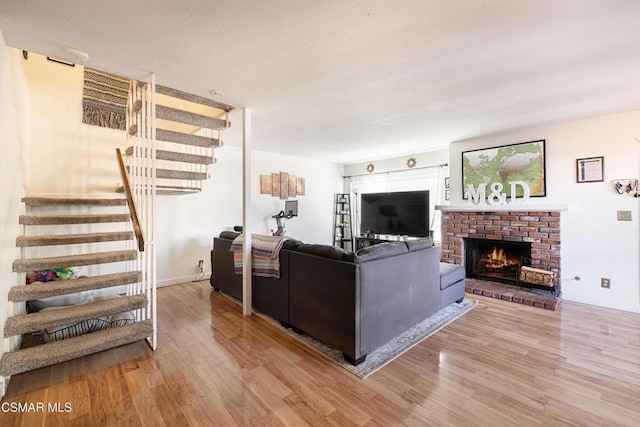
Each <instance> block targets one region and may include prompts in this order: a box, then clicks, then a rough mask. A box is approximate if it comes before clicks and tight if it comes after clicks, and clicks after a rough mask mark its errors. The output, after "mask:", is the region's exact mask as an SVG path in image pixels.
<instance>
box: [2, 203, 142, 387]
mask: <svg viewBox="0 0 640 427" xmlns="http://www.w3.org/2000/svg"><path fill="white" fill-rule="evenodd" d="M23 202H24V204H25V210H26V212H27V214H25V215H21V216H20V217H19V223H20V224H22V225H23V229H24V231H25V233H24V235H23V236H19V237H18V238H17V239H16V245H17V246H18V247H20V248H22V252H23V253H24V254H25V255H28V254H30V253H32V252H36V251H37V252H43V253H44V254H45V255H47V256H38V257H29V256H25V257H23V258H22V259H18V260H16V261H15V262H14V263H13V271H14V272H16V273H18V277H19V278H22V280H21V281H22V283H24V277H25V274H24V273H28V272H32V271H41V270H49V269H57V268H65V267H80V266H84V267H83V268H85V267H88V268H89V270H92V269H93V270H96V267H95V266H99V265H104V264H111V263H124V264H125V267H124V269H125V270H127V271H122V272H115V273H114V272H110V273H108V274H98V275H88V276H87V277H81V278H78V279H74V280H56V281H51V282H46V283H42V284H31V285H22V284H21V285H18V286H14V287H12V288H11V289H10V291H9V301H11V302H13V303H24V302H26V301H30V300H40V299H43V298H49V297H57V296H63V295H66V296H69V295H74V294H78V293H79V292H83V291H96V290H102V289H108V288H114V287H116V286H122V285H128V287H129V289H128V292H127V294H128V295H126V296H121V297H119V298H114V299H104V300H99V301H95V302H89V303H86V304H77V305H72V306H65V307H64V308H59V309H56V310H51V311H41V312H37V313H30V314H18V315H15V316H12V317H9V318H8V319H7V320H6V322H5V326H4V336H5V338H6V337H9V336H13V335H22V334H30V333H33V332H40V331H42V330H47V329H51V328H56V327H62V326H67V325H75V324H78V323H79V322H82V321H87V320H90V319H95V318H105V317H106V316H112V315H116V314H119V313H125V312H134V313H135V318H136V319H138V320H137V321H135V322H134V323H131V324H128V325H125V326H114V325H112V326H111V327H110V328H108V329H104V330H101V331H97V332H92V333H90V334H87V335H80V336H77V337H74V338H68V339H64V340H61V341H54V342H49V343H45V344H41V345H38V346H35V347H31V348H25V349H20V350H17V351H14V352H11V353H5V354H4V355H3V357H2V359H1V360H0V375H2V376H5V377H6V376H11V375H15V374H18V373H21V372H25V371H28V370H32V369H37V368H41V367H43V366H48V365H52V364H55V363H60V362H64V361H67V360H70V359H73V358H76V357H81V356H84V355H87V354H91V353H96V352H99V351H102V350H105V349H108V348H112V347H116V346H120V345H123V344H128V343H131V342H134V341H138V340H141V339H145V338H148V337H151V336H152V335H153V332H154V325H153V322H152V320H151V319H148V318H147V319H143V316H141V315H140V312H141V311H142V310H145V309H148V307H149V298H148V295H147V293H143V292H136V291H135V289H134V286H135V284H137V283H139V282H141V281H142V273H141V272H140V271H139V270H136V269H135V268H134V267H135V264H136V263H137V261H138V257H139V252H138V250H136V249H135V248H134V247H135V246H134V245H135V243H134V242H133V240H134V233H133V232H132V231H129V230H117V231H101V232H90V233H79V232H77V231H78V230H81V229H90V231H94V229H96V228H101V227H106V228H113V227H114V226H116V227H120V228H123V229H126V228H127V227H129V228H130V225H129V224H130V220H131V219H130V216H129V214H128V213H126V204H127V201H126V199H124V198H109V199H82V198H73V199H71V198H46V197H25V198H24V199H23ZM114 209H117V210H123V212H122V213H121V212H113V210H114ZM60 211H67V212H68V213H66V214H60V213H59V212H60ZM78 211H81V212H82V214H78V213H77V212H78ZM86 211H91V213H85V212H86ZM123 224H124V225H123ZM52 226H53V227H52ZM51 228H54V229H55V230H58V231H59V230H61V229H63V230H65V231H66V232H64V233H59V234H48V233H49V232H50V229H51ZM101 245H107V246H114V245H115V246H121V247H119V248H117V249H118V250H109V251H104V250H102V251H98V252H94V251H89V250H90V249H93V248H95V247H99V246H101ZM122 246H124V247H122ZM112 249H114V248H112ZM69 252H70V253H69ZM52 253H65V254H64V255H58V256H49V255H51V254H52ZM111 268H113V267H111ZM98 270H99V269H98ZM19 281H20V280H19ZM147 317H148V316H147Z"/></svg>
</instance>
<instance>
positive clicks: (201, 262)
mask: <svg viewBox="0 0 640 427" xmlns="http://www.w3.org/2000/svg"><path fill="white" fill-rule="evenodd" d="M198 267H200V268H203V267H204V261H203V260H199V261H198Z"/></svg>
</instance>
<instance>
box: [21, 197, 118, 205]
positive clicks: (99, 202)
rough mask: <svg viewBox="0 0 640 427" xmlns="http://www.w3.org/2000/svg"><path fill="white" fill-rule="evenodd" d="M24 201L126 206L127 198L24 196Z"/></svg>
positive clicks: (53, 203) (26, 202)
mask: <svg viewBox="0 0 640 427" xmlns="http://www.w3.org/2000/svg"><path fill="white" fill-rule="evenodd" d="M22 202H23V203H24V204H26V205H29V206H61V205H65V206H69V205H78V206H87V205H89V206H126V204H127V200H126V199H113V198H105V199H91V198H62V197H23V198H22Z"/></svg>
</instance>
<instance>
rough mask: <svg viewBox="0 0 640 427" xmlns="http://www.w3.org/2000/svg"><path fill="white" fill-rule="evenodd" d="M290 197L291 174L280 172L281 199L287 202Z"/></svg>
mask: <svg viewBox="0 0 640 427" xmlns="http://www.w3.org/2000/svg"><path fill="white" fill-rule="evenodd" d="M288 197H289V174H288V173H286V172H280V198H281V199H282V200H287V198H288Z"/></svg>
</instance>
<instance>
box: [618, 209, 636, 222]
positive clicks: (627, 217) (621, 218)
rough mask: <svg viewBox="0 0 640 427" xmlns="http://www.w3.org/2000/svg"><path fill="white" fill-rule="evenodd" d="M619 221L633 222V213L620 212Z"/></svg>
mask: <svg viewBox="0 0 640 427" xmlns="http://www.w3.org/2000/svg"><path fill="white" fill-rule="evenodd" d="M618 221H633V220H632V219H631V211H618Z"/></svg>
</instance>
